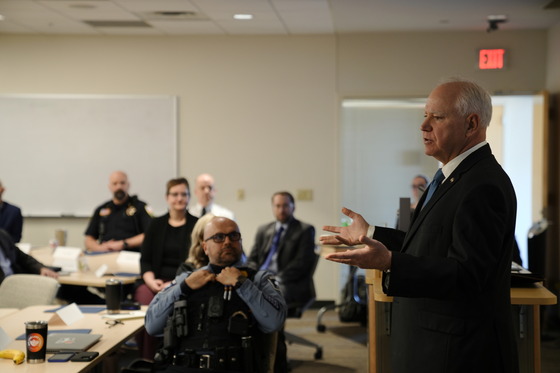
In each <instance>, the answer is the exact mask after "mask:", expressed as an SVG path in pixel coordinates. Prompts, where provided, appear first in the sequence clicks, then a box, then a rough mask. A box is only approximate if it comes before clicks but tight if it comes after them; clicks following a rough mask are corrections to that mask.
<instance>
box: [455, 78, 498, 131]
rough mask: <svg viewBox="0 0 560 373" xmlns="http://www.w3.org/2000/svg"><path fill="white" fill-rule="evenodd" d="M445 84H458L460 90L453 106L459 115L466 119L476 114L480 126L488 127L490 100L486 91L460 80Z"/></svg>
mask: <svg viewBox="0 0 560 373" xmlns="http://www.w3.org/2000/svg"><path fill="white" fill-rule="evenodd" d="M446 83H458V84H459V87H460V90H459V95H458V97H457V102H456V103H455V106H456V108H457V111H458V112H459V114H461V115H463V116H465V117H467V116H469V115H471V114H477V115H478V116H479V118H480V125H481V126H482V127H488V126H489V125H490V119H492V98H491V97H490V94H489V93H488V91H486V90H485V89H484V88H482V87H481V86H480V85H478V84H477V83H475V82H472V81H468V80H465V79H461V78H452V79H449V80H447V81H446Z"/></svg>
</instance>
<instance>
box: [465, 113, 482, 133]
mask: <svg viewBox="0 0 560 373" xmlns="http://www.w3.org/2000/svg"><path fill="white" fill-rule="evenodd" d="M479 127H480V117H479V116H478V114H471V115H469V116H468V117H467V136H470V135H473V134H474V133H476V132H477V131H478V129H479Z"/></svg>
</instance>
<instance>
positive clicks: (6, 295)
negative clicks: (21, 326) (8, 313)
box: [0, 274, 60, 308]
mask: <svg viewBox="0 0 560 373" xmlns="http://www.w3.org/2000/svg"><path fill="white" fill-rule="evenodd" d="M59 286H60V285H59V284H58V281H57V280H55V279H54V278H50V277H46V276H40V275H27V274H16V275H11V276H8V277H6V278H5V279H4V281H2V284H0V308H25V307H28V306H34V305H50V304H54V300H55V297H56V293H57V291H58V288H59Z"/></svg>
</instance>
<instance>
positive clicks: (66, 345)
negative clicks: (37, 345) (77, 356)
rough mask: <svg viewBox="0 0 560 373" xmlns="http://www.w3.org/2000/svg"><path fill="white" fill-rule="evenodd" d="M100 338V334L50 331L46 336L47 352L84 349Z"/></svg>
mask: <svg viewBox="0 0 560 373" xmlns="http://www.w3.org/2000/svg"><path fill="white" fill-rule="evenodd" d="M99 339H101V334H84V333H52V334H49V335H48V337H47V352H49V353H51V352H80V351H86V350H87V349H88V348H90V347H91V346H93V345H94V344H96V343H97V341H99Z"/></svg>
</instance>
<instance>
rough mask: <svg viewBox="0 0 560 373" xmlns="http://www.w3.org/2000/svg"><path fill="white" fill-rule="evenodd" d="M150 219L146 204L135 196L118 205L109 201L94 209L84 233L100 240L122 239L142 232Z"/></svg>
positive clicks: (146, 227)
mask: <svg viewBox="0 0 560 373" xmlns="http://www.w3.org/2000/svg"><path fill="white" fill-rule="evenodd" d="M151 220H152V217H151V212H150V211H149V208H148V206H147V205H146V203H144V202H142V201H140V200H139V199H137V198H136V197H135V196H133V197H129V198H128V199H127V200H126V202H125V203H123V204H120V205H116V204H115V203H114V202H113V201H109V202H106V203H104V204H103V205H101V206H99V207H98V208H96V209H95V212H94V213H93V217H92V218H91V220H90V223H89V225H88V227H87V230H86V232H85V234H86V235H87V236H92V237H94V238H95V239H101V242H105V241H109V240H117V241H118V240H124V239H127V238H130V237H134V236H136V235H138V234H140V233H144V232H145V231H146V229H148V226H149V225H150V221H151Z"/></svg>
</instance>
